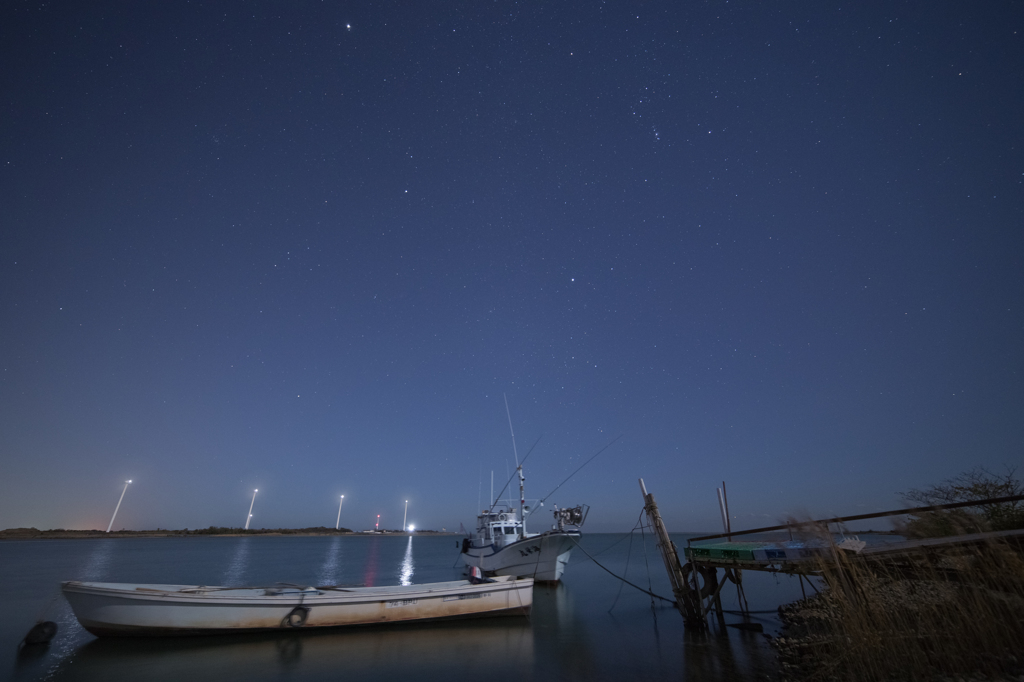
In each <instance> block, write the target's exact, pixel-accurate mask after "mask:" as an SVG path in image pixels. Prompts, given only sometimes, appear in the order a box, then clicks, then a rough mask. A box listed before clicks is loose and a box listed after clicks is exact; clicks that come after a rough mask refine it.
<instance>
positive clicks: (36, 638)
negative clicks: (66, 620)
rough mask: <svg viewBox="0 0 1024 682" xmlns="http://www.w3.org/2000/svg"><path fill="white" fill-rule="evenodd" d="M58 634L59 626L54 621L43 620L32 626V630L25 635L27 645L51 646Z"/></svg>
mask: <svg viewBox="0 0 1024 682" xmlns="http://www.w3.org/2000/svg"><path fill="white" fill-rule="evenodd" d="M56 634H57V624H56V623H54V622H53V621H52V620H43V621H40V622H38V623H36V624H35V625H33V626H32V629H31V630H29V631H28V634H27V635H25V644H27V645H29V646H35V645H37V644H49V643H50V640H51V639H53V637H54V635H56Z"/></svg>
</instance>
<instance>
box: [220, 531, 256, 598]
mask: <svg viewBox="0 0 1024 682" xmlns="http://www.w3.org/2000/svg"><path fill="white" fill-rule="evenodd" d="M250 540H252V538H249V537H244V538H238V545H237V546H236V547H235V556H234V558H232V559H231V564H230V565H229V566H228V569H227V571H225V572H224V580H223V581H221V584H222V585H226V586H229V587H240V586H242V585H244V584H245V582H244V581H243V578H244V577H245V575H246V569H248V567H249V541H250Z"/></svg>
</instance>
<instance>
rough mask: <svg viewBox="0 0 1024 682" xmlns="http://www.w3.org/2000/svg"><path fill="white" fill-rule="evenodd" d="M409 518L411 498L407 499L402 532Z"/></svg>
mask: <svg viewBox="0 0 1024 682" xmlns="http://www.w3.org/2000/svg"><path fill="white" fill-rule="evenodd" d="M408 518H409V500H406V501H405V513H404V514H402V532H403V533H404V532H405V521H406V519H408Z"/></svg>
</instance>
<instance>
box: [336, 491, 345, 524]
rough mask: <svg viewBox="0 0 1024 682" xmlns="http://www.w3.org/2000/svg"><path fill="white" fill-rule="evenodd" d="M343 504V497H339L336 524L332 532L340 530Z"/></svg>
mask: <svg viewBox="0 0 1024 682" xmlns="http://www.w3.org/2000/svg"><path fill="white" fill-rule="evenodd" d="M343 504H345V496H344V495H342V496H341V502H339V503H338V522H337V523H335V524H334V530H341V505H343Z"/></svg>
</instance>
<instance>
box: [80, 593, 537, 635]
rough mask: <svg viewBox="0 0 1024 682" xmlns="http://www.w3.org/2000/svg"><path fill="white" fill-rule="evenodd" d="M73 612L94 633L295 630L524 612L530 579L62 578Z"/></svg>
mask: <svg viewBox="0 0 1024 682" xmlns="http://www.w3.org/2000/svg"><path fill="white" fill-rule="evenodd" d="M62 588H63V592H64V596H65V597H66V598H67V600H68V602H69V603H70V604H71V608H72V610H73V611H74V613H75V617H76V618H78V621H79V622H80V623H81V624H82V627H84V628H85V629H86V630H88V631H89V632H91V633H92V634H94V635H97V636H101V637H102V636H121V637H124V636H168V635H193V634H213V633H237V632H250V631H261V630H262V631H266V630H278V631H280V630H296V629H307V628H324V627H340V626H345V625H371V624H381V623H402V622H408V621H420V620H441V619H451V618H470V617H480V616H495V615H514V614H528V613H529V612H530V610H531V608H532V606H533V580H532V579H525V580H513V579H510V578H498V579H496V580H495V581H494V582H491V583H483V584H479V585H473V584H470V583H469V582H467V581H464V580H457V581H451V582H443V583H431V584H426V585H408V586H391V587H362V588H347V589H344V590H342V589H337V588H336V589H332V590H325V589H321V590H305V591H303V590H299V589H292V590H287V589H285V590H280V589H264V588H219V587H205V586H195V585H135V584H124V583H83V582H78V581H70V582H65V583H63V584H62Z"/></svg>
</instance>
